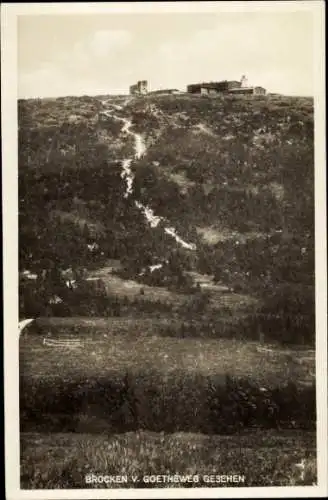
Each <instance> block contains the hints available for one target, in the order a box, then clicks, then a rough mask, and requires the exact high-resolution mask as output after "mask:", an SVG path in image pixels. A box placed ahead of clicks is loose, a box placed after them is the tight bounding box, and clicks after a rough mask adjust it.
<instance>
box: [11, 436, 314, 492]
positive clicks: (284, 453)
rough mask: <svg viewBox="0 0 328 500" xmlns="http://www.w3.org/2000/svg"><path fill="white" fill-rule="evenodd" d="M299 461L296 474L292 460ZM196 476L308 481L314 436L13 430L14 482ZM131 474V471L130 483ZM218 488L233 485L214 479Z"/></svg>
mask: <svg viewBox="0 0 328 500" xmlns="http://www.w3.org/2000/svg"><path fill="white" fill-rule="evenodd" d="M303 459H305V469H304V474H303V475H302V473H301V471H300V469H299V468H298V467H297V465H296V464H297V463H300V462H301V461H302V460H303ZM91 473H93V474H102V475H105V474H106V475H113V476H115V475H119V476H122V475H126V476H127V478H128V483H125V484H120V483H111V484H107V485H106V484H92V485H90V484H86V481H85V476H86V474H91ZM157 474H166V475H167V474H173V475H174V474H179V475H183V474H185V475H186V474H191V475H198V476H199V482H198V483H186V484H185V485H184V486H186V487H190V486H212V487H213V486H216V487H218V486H220V484H215V483H208V482H204V481H206V478H204V475H223V474H227V475H229V474H238V475H244V476H245V482H244V483H242V482H241V483H237V484H235V486H293V485H312V484H314V483H315V482H316V451H315V435H314V433H311V432H305V433H304V432H302V433H299V432H295V431H294V432H279V433H277V432H268V431H265V432H263V431H261V432H249V433H245V432H244V433H242V434H241V435H239V436H218V435H216V436H206V435H202V434H187V433H174V434H164V433H152V432H143V431H137V432H135V433H126V434H119V435H106V434H103V435H98V436H95V435H88V434H35V433H23V434H22V435H21V487H22V488H23V489H30V488H33V489H34V488H35V489H38V488H47V489H52V488H56V489H57V488H106V487H109V488H121V487H123V488H124V487H125V488H126V487H128V488H135V487H138V488H146V487H157V488H158V487H165V486H166V487H168V486H170V487H181V486H183V483H175V484H169V485H168V484H165V483H164V484H163V483H162V484H161V483H156V484H149V483H146V482H144V480H143V476H145V475H157ZM132 476H139V482H138V483H136V484H135V483H133V482H132V479H131V478H132ZM221 486H233V485H232V484H225V485H224V484H221Z"/></svg>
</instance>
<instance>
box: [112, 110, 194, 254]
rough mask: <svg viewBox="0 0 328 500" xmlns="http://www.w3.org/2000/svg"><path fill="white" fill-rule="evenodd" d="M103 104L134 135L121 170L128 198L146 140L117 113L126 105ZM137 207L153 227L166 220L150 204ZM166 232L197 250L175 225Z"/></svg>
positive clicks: (129, 133)
mask: <svg viewBox="0 0 328 500" xmlns="http://www.w3.org/2000/svg"><path fill="white" fill-rule="evenodd" d="M127 103H128V101H126V102H125V105H126V104H127ZM102 104H103V105H104V106H105V105H106V106H108V105H109V106H111V107H112V108H114V109H113V110H110V109H107V110H104V111H102V114H103V115H105V116H107V117H108V118H112V119H114V120H118V121H121V122H123V126H122V129H121V134H125V135H131V136H132V137H133V141H134V156H133V157H130V158H125V159H124V160H122V172H121V178H122V179H124V180H125V182H126V190H125V193H124V198H128V197H129V196H130V195H131V194H132V193H133V183H134V175H133V172H132V170H131V164H132V162H133V161H134V160H140V159H141V158H142V157H143V155H144V154H145V152H146V150H147V148H146V144H145V140H144V138H143V136H142V135H141V134H138V133H137V132H132V131H131V127H132V121H131V120H129V119H128V118H123V117H121V116H118V115H117V114H115V112H114V111H115V110H116V109H117V110H122V109H123V107H124V105H122V106H118V105H114V104H112V103H110V102H109V101H103V102H102ZM135 205H136V207H137V208H138V209H139V210H140V211H141V212H142V213H143V215H144V216H145V218H146V220H147V222H148V223H149V225H150V227H151V228H155V227H157V226H158V225H159V224H160V223H161V222H165V219H164V217H160V216H157V215H155V213H154V211H153V210H152V208H150V207H149V206H146V205H143V204H142V203H141V202H139V201H137V200H136V201H135ZM164 232H165V233H166V234H168V235H169V236H172V238H174V239H175V241H176V242H177V243H178V244H179V245H181V246H182V247H183V248H186V249H188V250H196V245H195V244H194V243H188V242H187V241H184V240H183V239H182V238H181V237H180V236H179V235H178V234H177V232H176V230H175V228H174V227H165V228H164Z"/></svg>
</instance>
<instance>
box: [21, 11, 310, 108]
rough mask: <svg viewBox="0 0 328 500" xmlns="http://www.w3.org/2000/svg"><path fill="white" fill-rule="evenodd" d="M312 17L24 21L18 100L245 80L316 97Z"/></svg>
mask: <svg viewBox="0 0 328 500" xmlns="http://www.w3.org/2000/svg"><path fill="white" fill-rule="evenodd" d="M312 15H313V14H312V13H311V12H310V11H298V12H297V11H296V12H248V13H240V12H221V13H220V12H218V13H204V14H203V13H157V14H156V13H148V14H147V13H146V14H145V13H134V14H131V13H130V14H129V13H110V14H103V15H99V14H79V15H77V14H63V15H33V16H32V15H21V16H19V17H18V25H17V29H18V97H19V98H29V97H57V96H65V95H71V96H72V95H102V94H120V93H127V92H128V89H129V86H130V85H131V84H133V83H135V82H136V81H137V80H148V82H149V83H148V85H149V88H150V90H156V89H160V88H162V89H163V88H178V89H181V90H185V89H186V86H187V85H188V84H190V83H197V82H204V81H205V82H206V81H220V80H225V79H228V80H229V79H233V80H239V79H240V78H241V76H242V75H246V76H247V78H248V82H249V85H260V86H263V87H265V88H266V89H267V91H268V92H277V93H282V94H286V95H313V85H314V82H313V18H312Z"/></svg>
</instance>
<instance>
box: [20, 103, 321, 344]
mask: <svg viewBox="0 0 328 500" xmlns="http://www.w3.org/2000/svg"><path fill="white" fill-rule="evenodd" d="M18 110H19V200H20V201H19V211H20V219H19V222H20V271H21V281H20V294H21V304H20V307H21V315H32V314H37V315H50V316H53V315H56V316H68V315H71V316H78V315H79V316H90V315H94V316H108V315H109V316H118V315H125V316H133V317H135V316H149V315H150V316H152V315H157V316H159V317H168V316H169V317H170V318H175V319H178V320H181V321H182V324H181V325H180V326H179V327H177V328H178V333H176V335H179V332H180V333H181V331H180V330H179V329H180V328H182V329H184V335H187V336H189V335H191V336H192V335H195V334H196V335H202V334H204V335H207V336H208V335H211V336H214V337H215V336H217V335H219V336H220V335H228V336H229V335H231V333H232V332H233V334H234V335H235V336H241V337H243V336H246V337H255V338H257V337H258V336H260V335H263V334H264V335H265V336H267V337H268V338H270V339H271V340H272V339H273V340H279V341H283V342H294V343H306V344H309V343H310V344H313V342H314V189H313V186H314V151H313V148H314V139H313V133H314V132H313V101H312V99H310V98H292V97H283V96H265V97H264V96H258V97H253V96H252V97H245V96H226V97H216V98H206V97H195V96H188V95H175V96H155V95H152V96H145V97H137V98H131V97H110V96H101V97H80V98H79V97H65V98H58V99H42V100H41V99H39V100H22V101H19V103H18ZM24 271H25V274H23V273H24ZM33 276H34V277H33ZM182 325H183V326H182ZM200 325H201V326H200ZM204 329H205V330H206V333H204Z"/></svg>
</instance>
